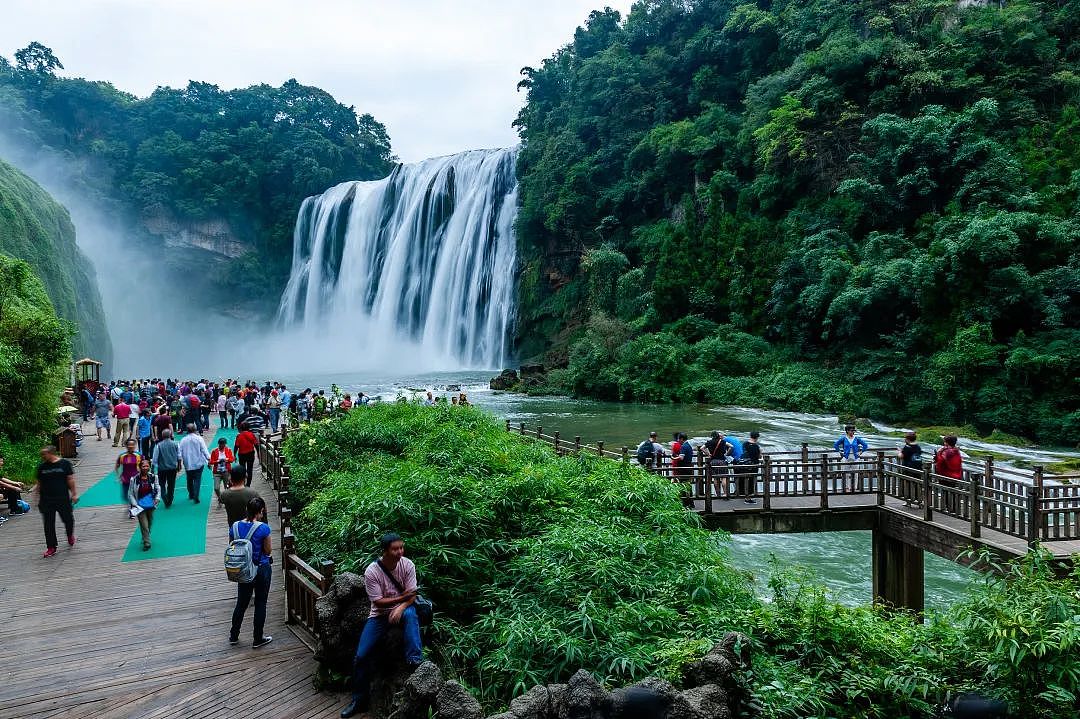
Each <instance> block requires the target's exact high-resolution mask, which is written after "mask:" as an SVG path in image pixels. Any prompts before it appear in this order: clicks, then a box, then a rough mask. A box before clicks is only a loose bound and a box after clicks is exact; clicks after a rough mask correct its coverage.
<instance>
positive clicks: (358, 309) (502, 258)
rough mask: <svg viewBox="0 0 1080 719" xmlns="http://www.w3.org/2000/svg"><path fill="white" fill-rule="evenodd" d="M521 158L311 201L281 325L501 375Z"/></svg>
mask: <svg viewBox="0 0 1080 719" xmlns="http://www.w3.org/2000/svg"><path fill="white" fill-rule="evenodd" d="M516 159H517V149H516V148H514V149H507V150H471V151H468V152H462V153H460V154H457V155H450V156H447V157H438V158H433V159H430V160H424V161H423V162H418V163H414V164H405V165H398V166H397V167H396V168H394V170H393V172H391V174H390V176H389V177H386V178H384V179H382V180H375V181H370V182H345V183H342V184H340V185H337V186H335V187H332V188H330V189H329V190H327V191H326V192H324V193H323V194H322V195H318V196H315V197H309V198H307V199H306V200H304V202H303V204H302V205H301V206H300V212H299V214H298V216H297V218H296V229H295V231H294V235H293V258H292V272H291V274H290V276H289V282H288V284H287V285H286V287H285V291H284V293H283V294H282V296H281V303H280V306H279V308H278V320H279V322H280V323H281V324H282V325H283V326H284V327H286V328H302V329H304V330H307V331H309V332H311V333H326V334H330V335H333V334H335V333H339V334H340V333H346V334H350V333H353V334H354V333H358V332H359V333H364V335H365V336H366V337H368V338H369V339H370V340H374V341H378V342H384V341H392V342H393V341H396V342H400V341H401V340H405V341H407V342H409V343H412V346H414V347H416V348H418V349H419V350H420V351H421V352H423V353H427V354H429V355H430V356H432V357H438V358H441V360H442V361H444V362H452V363H455V364H456V365H458V366H460V367H470V368H497V367H501V366H502V365H503V364H504V360H505V359H506V357H507V355H508V354H509V346H508V343H509V339H510V331H511V323H512V321H513V311H514V262H515V258H516V248H515V241H514V218H515V216H516V214H517V179H516V177H515V172H514V164H515V161H516Z"/></svg>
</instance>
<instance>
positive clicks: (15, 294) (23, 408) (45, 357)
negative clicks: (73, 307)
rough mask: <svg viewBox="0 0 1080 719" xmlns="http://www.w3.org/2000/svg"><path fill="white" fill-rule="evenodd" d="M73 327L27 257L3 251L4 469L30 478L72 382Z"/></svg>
mask: <svg viewBox="0 0 1080 719" xmlns="http://www.w3.org/2000/svg"><path fill="white" fill-rule="evenodd" d="M71 332H72V327H71V325H70V324H69V323H67V322H65V321H64V320H62V319H60V318H59V317H57V316H56V312H55V311H54V309H53V306H52V302H50V301H49V296H48V294H46V292H45V287H44V285H43V284H42V282H41V280H40V279H39V278H38V276H37V275H36V274H35V273H34V269H33V268H32V267H31V266H30V265H29V264H28V263H26V262H24V261H22V260H18V259H14V258H12V257H8V256H7V255H5V254H3V253H2V252H0V407H3V411H2V412H0V452H2V453H3V455H4V460H5V462H4V475H5V476H8V477H13V478H15V479H19V480H24V481H29V480H31V478H32V477H33V468H34V467H35V466H36V464H37V461H38V460H37V450H38V448H39V447H40V446H41V444H42V442H43V441H47V439H48V437H47V434H46V432H47V430H48V429H50V428H55V426H56V425H55V417H56V403H57V401H58V400H59V399H60V391H61V389H62V388H63V387H64V385H66V384H67V378H68V368H69V367H70V363H71V344H70V342H69V338H70V336H71Z"/></svg>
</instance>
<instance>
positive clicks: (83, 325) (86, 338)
mask: <svg viewBox="0 0 1080 719" xmlns="http://www.w3.org/2000/svg"><path fill="white" fill-rule="evenodd" d="M0 252H3V253H5V254H8V255H11V256H12V257H16V258H18V259H20V260H23V261H25V262H26V263H27V264H29V265H30V266H31V267H32V268H33V269H34V272H35V273H36V274H37V275H38V277H40V278H41V281H42V284H44V285H45V291H46V292H47V293H48V295H49V299H50V300H52V304H53V307H54V308H55V309H56V314H57V315H58V316H59V317H61V318H62V319H65V320H67V321H69V322H71V323H72V324H73V325H75V327H76V328H77V332H76V335H75V337H74V338H73V339H72V352H73V353H74V354H75V356H76V357H75V358H76V359H78V358H80V357H84V356H86V355H90V356H92V357H94V358H96V359H98V360H101V361H103V362H105V363H106V365H109V364H111V362H112V343H111V342H110V341H109V332H108V329H107V327H106V324H105V312H104V310H103V309H102V303H101V292H100V289H99V287H98V279H97V276H96V275H95V273H94V270H93V267H92V265H91V264H90V260H89V259H88V258H87V257H86V255H84V254H83V253H82V252H81V251H80V250H79V248H78V247H77V246H76V244H75V227H74V225H73V224H72V222H71V217H70V215H69V214H68V211H67V210H66V209H65V208H64V207H62V206H61V205H60V204H59V203H58V202H57V201H56V200H54V199H53V198H52V196H51V195H50V194H49V193H48V192H46V191H45V190H44V188H42V187H41V186H40V185H39V184H37V183H36V182H34V180H32V179H31V178H30V177H28V176H27V175H25V174H23V173H22V172H20V171H19V170H17V169H15V168H14V167H12V166H11V165H9V164H7V163H6V162H4V161H2V160H0Z"/></svg>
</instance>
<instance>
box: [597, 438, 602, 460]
mask: <svg viewBox="0 0 1080 719" xmlns="http://www.w3.org/2000/svg"><path fill="white" fill-rule="evenodd" d="M596 454H597V456H600V457H603V456H604V440H602V439H601V440H599V441H598V442H597V443H596Z"/></svg>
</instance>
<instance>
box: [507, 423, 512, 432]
mask: <svg viewBox="0 0 1080 719" xmlns="http://www.w3.org/2000/svg"><path fill="white" fill-rule="evenodd" d="M506 431H507V432H510V431H512V430H511V429H510V420H506Z"/></svg>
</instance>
